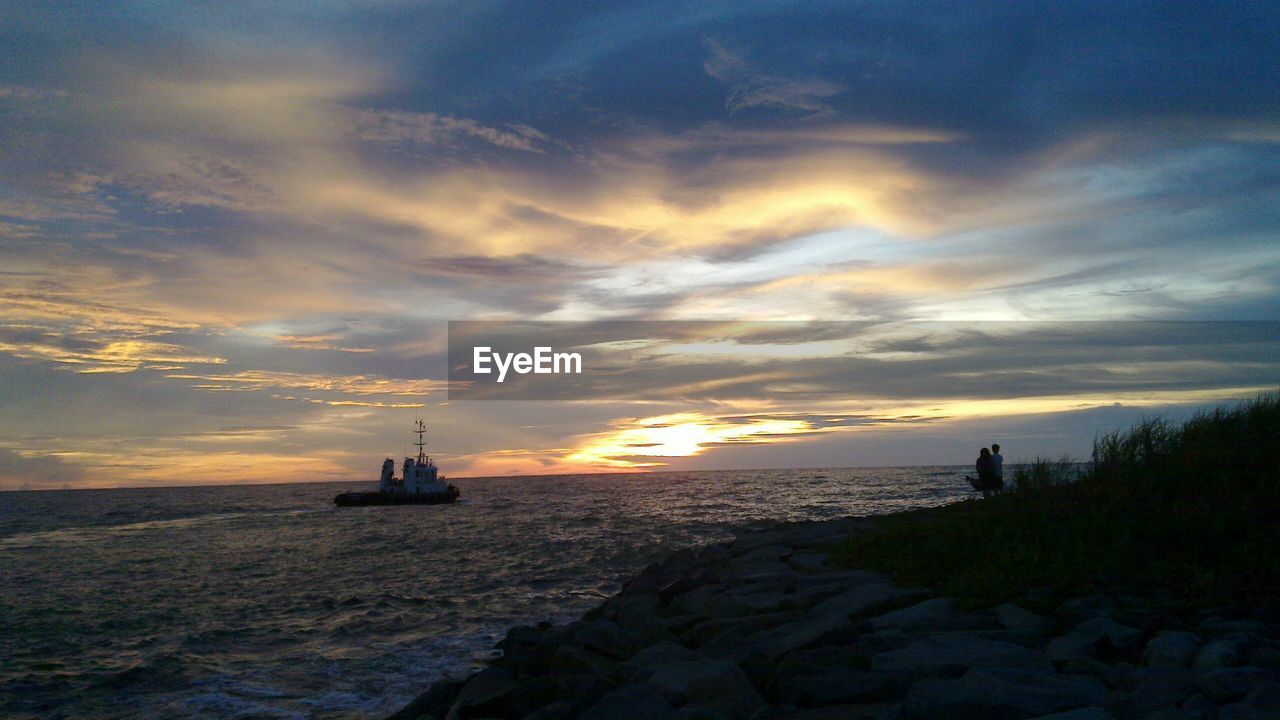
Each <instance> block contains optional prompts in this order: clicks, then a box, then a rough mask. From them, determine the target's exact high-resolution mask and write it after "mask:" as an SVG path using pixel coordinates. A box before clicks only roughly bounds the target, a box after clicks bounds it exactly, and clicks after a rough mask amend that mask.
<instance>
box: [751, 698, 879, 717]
mask: <svg viewBox="0 0 1280 720" xmlns="http://www.w3.org/2000/svg"><path fill="white" fill-rule="evenodd" d="M766 717H768V718H770V720H772V718H774V717H784V718H786V720H902V703H900V702H883V703H858V704H856V705H828V706H826V707H820V708H810V709H807V710H794V711H792V710H788V711H787V713H786V714H785V715H779V716H774V715H768V716H766Z"/></svg>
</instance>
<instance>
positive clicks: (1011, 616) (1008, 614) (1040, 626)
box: [995, 603, 1054, 635]
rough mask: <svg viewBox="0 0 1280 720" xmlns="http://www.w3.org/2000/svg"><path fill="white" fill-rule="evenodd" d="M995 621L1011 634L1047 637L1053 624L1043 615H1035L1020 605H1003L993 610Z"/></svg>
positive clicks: (1051, 630)
mask: <svg viewBox="0 0 1280 720" xmlns="http://www.w3.org/2000/svg"><path fill="white" fill-rule="evenodd" d="M995 613H996V620H997V621H998V622H999V623H1000V626H1001V627H1003V628H1004V629H1006V630H1012V631H1013V632H1025V633H1033V634H1036V635H1048V634H1049V633H1051V632H1053V628H1054V622H1053V621H1052V620H1050V619H1049V618H1047V617H1044V616H1043V615H1037V614H1035V613H1033V612H1031V611H1030V610H1027V609H1026V608H1023V607H1022V606H1020V605H1014V604H1013V603H1005V604H1003V605H999V606H997V607H996V609H995Z"/></svg>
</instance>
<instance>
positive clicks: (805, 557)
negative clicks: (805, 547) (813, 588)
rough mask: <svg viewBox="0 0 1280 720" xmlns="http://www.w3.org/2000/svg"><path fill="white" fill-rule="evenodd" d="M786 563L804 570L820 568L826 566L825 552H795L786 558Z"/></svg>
mask: <svg viewBox="0 0 1280 720" xmlns="http://www.w3.org/2000/svg"><path fill="white" fill-rule="evenodd" d="M787 563H788V564H790V565H791V567H792V568H794V569H796V570H799V571H801V572H804V571H806V570H821V569H823V568H824V567H826V564H827V553H824V552H800V553H795V554H794V555H792V556H791V557H789V558H787Z"/></svg>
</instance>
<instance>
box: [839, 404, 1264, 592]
mask: <svg viewBox="0 0 1280 720" xmlns="http://www.w3.org/2000/svg"><path fill="white" fill-rule="evenodd" d="M1077 468H1078V466H1077V465H1076V464H1074V463H1072V462H1071V461H1070V459H1069V458H1062V459H1059V460H1039V461H1037V462H1035V463H1031V464H1029V465H1026V466H1023V467H1020V468H1016V469H1015V471H1014V474H1013V483H1012V486H1013V491H1012V492H1009V493H1005V494H1003V495H1001V496H998V497H997V498H995V499H993V500H991V501H976V500H975V501H970V502H964V503H959V504H956V505H951V506H948V507H944V508H936V509H932V510H926V511H919V512H915V513H905V514H902V515H896V516H890V517H887V518H884V519H883V520H882V522H880V523H879V524H878V527H877V529H876V530H875V531H873V532H872V533H870V534H868V535H866V536H863V537H860V538H857V539H855V540H852V541H850V542H849V543H847V544H845V545H844V546H842V547H841V548H839V549H838V550H837V552H836V553H835V556H836V559H837V561H838V562H841V563H844V564H846V565H849V566H856V567H870V568H874V569H878V570H881V571H884V572H888V573H890V574H891V575H894V576H896V577H897V578H898V579H899V580H901V581H904V582H909V583H913V584H919V585H925V586H929V587H933V588H935V589H936V590H938V591H939V592H943V593H946V594H949V595H953V596H956V597H959V598H961V599H962V600H963V601H965V602H966V603H967V604H970V605H975V604H987V603H992V602H999V601H1002V600H1006V599H1013V598H1017V597H1018V596H1020V595H1022V594H1023V593H1025V592H1026V591H1027V590H1029V589H1031V588H1050V589H1054V590H1056V591H1058V592H1059V593H1068V594H1078V593H1086V592H1090V591H1092V590H1095V589H1097V588H1100V587H1107V588H1111V589H1116V590H1122V591H1124V592H1127V593H1139V594H1142V593H1150V592H1160V593H1163V594H1165V595H1168V596H1171V597H1174V598H1177V599H1178V600H1180V601H1181V602H1183V603H1185V604H1188V605H1194V606H1204V605H1212V604H1232V603H1237V602H1258V601H1264V600H1267V599H1270V598H1275V597H1277V596H1280V553H1277V552H1276V551H1275V550H1274V548H1276V547H1280V394H1268V395H1264V396H1262V397H1259V398H1257V399H1256V400H1253V401H1251V402H1246V403H1243V404H1241V405H1239V406H1237V407H1235V408H1231V409H1218V410H1215V411H1212V412H1209V413H1204V414H1201V415H1197V416H1196V417H1194V418H1192V419H1191V420H1189V421H1187V422H1185V423H1182V424H1180V425H1179V424H1174V423H1170V422H1168V421H1165V420H1162V419H1159V418H1152V419H1147V420H1143V421H1142V422H1140V423H1138V424H1137V425H1136V426H1134V427H1133V428H1131V429H1129V430H1127V431H1124V432H1116V433H1109V434H1106V435H1103V436H1101V437H1099V438H1097V440H1096V441H1095V442H1094V447H1093V457H1092V459H1091V462H1090V463H1089V464H1088V465H1087V467H1086V469H1085V470H1084V471H1083V472H1076V469H1077ZM1076 475H1078V479H1076V480H1075V481H1074V482H1064V480H1070V479H1071V478H1072V477H1073V476H1076Z"/></svg>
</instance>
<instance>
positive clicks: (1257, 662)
mask: <svg viewBox="0 0 1280 720" xmlns="http://www.w3.org/2000/svg"><path fill="white" fill-rule="evenodd" d="M1249 664H1250V665H1252V666H1254V667H1264V668H1271V669H1273V670H1280V648H1276V647H1275V646H1274V645H1263V646H1262V647H1259V648H1257V649H1256V650H1254V651H1253V652H1251V653H1249Z"/></svg>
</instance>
